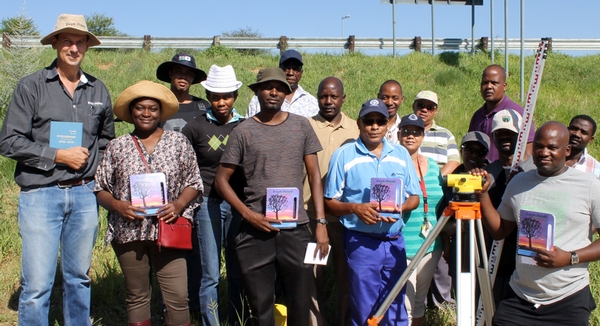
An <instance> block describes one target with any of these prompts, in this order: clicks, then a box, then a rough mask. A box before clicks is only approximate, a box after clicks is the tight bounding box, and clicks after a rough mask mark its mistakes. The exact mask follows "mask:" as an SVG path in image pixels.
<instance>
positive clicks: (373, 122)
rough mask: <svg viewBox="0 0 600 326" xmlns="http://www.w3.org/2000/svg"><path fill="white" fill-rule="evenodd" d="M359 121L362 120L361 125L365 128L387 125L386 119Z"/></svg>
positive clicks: (363, 119)
mask: <svg viewBox="0 0 600 326" xmlns="http://www.w3.org/2000/svg"><path fill="white" fill-rule="evenodd" d="M360 120H362V122H363V124H365V125H366V126H372V125H374V124H377V125H378V126H383V125H386V124H387V119H386V118H377V119H375V118H361V119H360Z"/></svg>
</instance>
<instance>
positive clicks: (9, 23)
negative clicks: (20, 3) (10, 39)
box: [0, 14, 40, 36]
mask: <svg viewBox="0 0 600 326" xmlns="http://www.w3.org/2000/svg"><path fill="white" fill-rule="evenodd" d="M1 33H7V34H8V35H34V36H35V35H40V31H39V30H38V29H37V27H36V26H35V24H34V22H33V18H27V17H25V15H24V14H21V15H19V16H16V17H10V18H5V19H2V22H0V34H1Z"/></svg>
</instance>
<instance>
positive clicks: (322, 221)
mask: <svg viewBox="0 0 600 326" xmlns="http://www.w3.org/2000/svg"><path fill="white" fill-rule="evenodd" d="M317 223H319V224H323V225H327V223H328V222H327V219H325V218H320V219H318V220H317Z"/></svg>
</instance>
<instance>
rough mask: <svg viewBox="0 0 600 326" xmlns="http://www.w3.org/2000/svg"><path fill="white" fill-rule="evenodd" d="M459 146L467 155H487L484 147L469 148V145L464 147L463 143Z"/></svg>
mask: <svg viewBox="0 0 600 326" xmlns="http://www.w3.org/2000/svg"><path fill="white" fill-rule="evenodd" d="M460 148H462V149H463V150H464V151H465V154H467V155H470V154H474V155H477V156H479V157H485V156H486V155H487V152H488V151H487V150H485V149H482V150H479V149H474V148H471V147H466V146H464V145H461V146H460Z"/></svg>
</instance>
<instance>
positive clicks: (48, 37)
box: [40, 27, 102, 47]
mask: <svg viewBox="0 0 600 326" xmlns="http://www.w3.org/2000/svg"><path fill="white" fill-rule="evenodd" d="M60 33H72V34H79V35H87V36H88V41H89V43H88V46H89V47H92V46H97V45H100V44H102V42H100V40H99V39H98V38H97V37H96V35H94V34H92V33H90V32H85V31H82V30H80V29H77V28H72V27H65V28H61V29H59V30H56V31H53V32H52V33H50V34H48V35H46V36H45V37H44V38H43V39H41V40H40V43H42V45H49V44H52V39H53V38H54V37H55V36H56V35H58V34H60Z"/></svg>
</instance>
